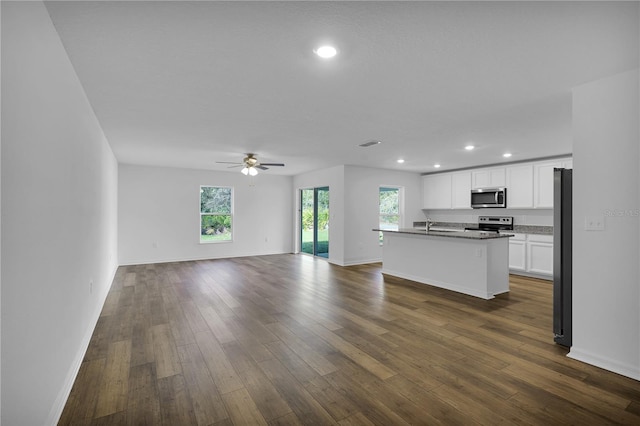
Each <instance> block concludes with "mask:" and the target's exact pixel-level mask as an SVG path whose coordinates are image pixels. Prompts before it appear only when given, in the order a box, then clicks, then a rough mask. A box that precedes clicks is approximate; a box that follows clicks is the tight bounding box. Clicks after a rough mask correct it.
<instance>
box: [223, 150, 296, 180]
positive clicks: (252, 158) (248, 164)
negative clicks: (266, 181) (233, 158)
mask: <svg viewBox="0 0 640 426" xmlns="http://www.w3.org/2000/svg"><path fill="white" fill-rule="evenodd" d="M216 163H219V164H233V165H232V166H229V168H232V167H242V166H244V167H243V168H242V170H240V172H241V173H242V174H243V175H250V176H255V175H257V174H258V170H257V169H260V170H269V167H266V166H271V167H276V166H277V167H282V166H284V163H260V162H259V161H258V159H257V158H256V154H251V153H247V154H246V157H244V159H243V160H242V163H235V162H229V161H216Z"/></svg>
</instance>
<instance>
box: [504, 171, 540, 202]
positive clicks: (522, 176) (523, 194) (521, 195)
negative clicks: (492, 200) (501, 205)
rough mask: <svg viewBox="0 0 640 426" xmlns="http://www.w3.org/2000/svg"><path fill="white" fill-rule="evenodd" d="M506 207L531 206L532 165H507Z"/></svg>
mask: <svg viewBox="0 0 640 426" xmlns="http://www.w3.org/2000/svg"><path fill="white" fill-rule="evenodd" d="M506 186H507V207H508V208H513V209H517V208H520V209H526V208H529V209H530V208H532V207H533V166H532V165H531V164H522V165H515V166H508V167H507V185H506Z"/></svg>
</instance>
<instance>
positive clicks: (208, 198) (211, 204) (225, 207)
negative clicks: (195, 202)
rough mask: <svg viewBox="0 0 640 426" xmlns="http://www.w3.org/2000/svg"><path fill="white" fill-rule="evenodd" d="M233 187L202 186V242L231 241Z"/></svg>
mask: <svg viewBox="0 0 640 426" xmlns="http://www.w3.org/2000/svg"><path fill="white" fill-rule="evenodd" d="M232 229H233V188H228V187H222V186H201V187H200V242H202V243H207V242H218V241H231V240H232Z"/></svg>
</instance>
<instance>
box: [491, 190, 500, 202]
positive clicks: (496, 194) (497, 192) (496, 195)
mask: <svg viewBox="0 0 640 426" xmlns="http://www.w3.org/2000/svg"><path fill="white" fill-rule="evenodd" d="M499 193H500V191H496V192H495V193H494V194H493V195H494V198H495V200H496V204H499V203H498V194H499Z"/></svg>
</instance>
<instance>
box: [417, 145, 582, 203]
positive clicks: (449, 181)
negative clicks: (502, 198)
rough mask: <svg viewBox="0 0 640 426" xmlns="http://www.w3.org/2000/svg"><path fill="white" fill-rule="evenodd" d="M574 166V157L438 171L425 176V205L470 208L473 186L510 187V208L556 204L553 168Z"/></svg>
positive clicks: (423, 178)
mask: <svg viewBox="0 0 640 426" xmlns="http://www.w3.org/2000/svg"><path fill="white" fill-rule="evenodd" d="M558 167H563V168H565V169H571V168H573V160H572V158H571V157H569V158H558V159H553V160H550V161H536V162H529V163H518V164H513V165H507V166H505V167H491V168H485V169H476V170H465V171H459V172H449V173H438V174H434V175H426V176H423V177H422V188H423V195H422V208H423V209H433V210H435V209H439V210H442V209H470V208H471V190H472V189H476V188H502V187H505V188H507V208H512V209H531V208H535V209H551V208H553V169H554V168H558Z"/></svg>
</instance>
